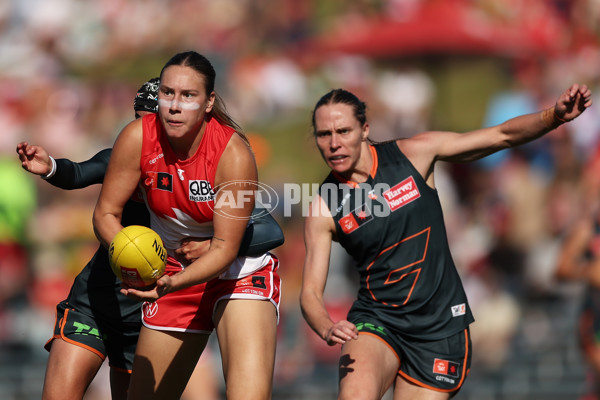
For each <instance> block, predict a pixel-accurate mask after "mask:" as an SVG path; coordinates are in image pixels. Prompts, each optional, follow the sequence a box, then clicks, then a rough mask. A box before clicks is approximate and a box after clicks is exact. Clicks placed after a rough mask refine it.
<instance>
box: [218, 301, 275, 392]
mask: <svg viewBox="0 0 600 400" xmlns="http://www.w3.org/2000/svg"><path fill="white" fill-rule="evenodd" d="M215 325H216V328H217V337H218V339H219V347H220V349H221V358H222V361H223V372H224V374H225V381H226V390H227V398H228V399H230V400H231V399H244V400H251V399H268V398H270V396H271V390H272V385H273V368H274V365H275V346H276V342H277V312H276V308H275V306H274V305H273V303H271V302H270V301H268V300H243V299H236V300H222V301H220V302H219V303H218V305H217V309H216V313H215ZM249 377H250V379H249Z"/></svg>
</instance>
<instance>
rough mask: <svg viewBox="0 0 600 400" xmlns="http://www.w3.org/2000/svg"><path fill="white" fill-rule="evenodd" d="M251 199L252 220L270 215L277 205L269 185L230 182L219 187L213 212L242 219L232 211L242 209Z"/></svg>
mask: <svg viewBox="0 0 600 400" xmlns="http://www.w3.org/2000/svg"><path fill="white" fill-rule="evenodd" d="M253 199H254V212H253V213H252V219H258V218H261V217H264V216H265V215H267V214H270V213H271V212H272V211H273V210H274V209H275V207H277V205H278V204H279V196H278V195H277V192H276V191H275V189H273V188H272V187H270V186H269V185H265V184H264V183H260V182H255V181H242V180H240V181H231V182H227V183H224V184H221V185H219V187H218V189H217V196H216V199H215V202H214V204H213V212H214V213H215V214H219V215H221V216H223V217H227V218H233V219H242V218H241V217H239V216H237V215H234V214H233V213H232V211H234V210H236V209H240V208H244V207H245V206H246V205H247V204H248V203H250V202H252V200H253ZM209 206H210V204H209Z"/></svg>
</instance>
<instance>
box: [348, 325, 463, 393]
mask: <svg viewBox="0 0 600 400" xmlns="http://www.w3.org/2000/svg"><path fill="white" fill-rule="evenodd" d="M349 318H350V316H349ZM359 321H360V317H358V318H357V319H356V320H351V321H350V322H352V323H354V324H355V325H356V327H357V328H358V331H359V334H364V335H374V336H376V337H377V338H379V339H381V340H382V341H383V342H385V343H386V344H387V345H388V347H390V348H391V350H392V351H394V352H395V353H396V356H397V357H398V359H399V360H400V369H399V370H398V374H399V375H400V376H402V377H403V378H404V379H406V380H407V381H409V382H412V383H414V384H415V385H418V386H421V387H424V388H428V389H431V390H435V391H438V392H447V393H452V392H457V391H458V390H459V389H460V388H461V386H462V385H463V383H464V381H465V378H466V377H467V375H468V374H469V369H470V368H471V335H470V332H469V328H466V329H465V330H463V331H461V332H458V333H456V334H454V335H452V336H449V337H447V338H444V339H440V340H417V339H414V338H412V337H407V336H404V335H402V334H400V333H398V332H393V331H392V330H390V329H389V327H388V326H386V324H384V323H381V322H375V321H373V320H370V321H363V322H359Z"/></svg>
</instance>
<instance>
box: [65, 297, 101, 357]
mask: <svg viewBox="0 0 600 400" xmlns="http://www.w3.org/2000/svg"><path fill="white" fill-rule="evenodd" d="M68 314H69V309H68V308H67V309H66V310H65V316H64V317H63V318H62V321H63V324H62V326H61V327H60V338H61V339H62V340H64V341H65V342H67V343H71V344H74V345H75V346H79V347H81V348H83V349H86V350H89V351H91V352H92V353H94V354H96V355H97V356H98V357H100V358H101V359H102V361H104V359H105V358H106V357H105V356H104V354H102V353H100V352H99V351H98V350H96V349H94V348H93V347H90V346H87V345H85V344H83V343H79V342H76V341H74V340H71V339H69V338H67V337H66V336H65V335H64V328H65V324H66V323H67V316H68Z"/></svg>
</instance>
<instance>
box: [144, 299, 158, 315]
mask: <svg viewBox="0 0 600 400" xmlns="http://www.w3.org/2000/svg"><path fill="white" fill-rule="evenodd" d="M142 309H143V311H144V316H145V317H146V318H152V317H154V316H155V315H156V313H157V312H158V304H156V303H151V302H149V301H146V302H144V305H143V306H142Z"/></svg>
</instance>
